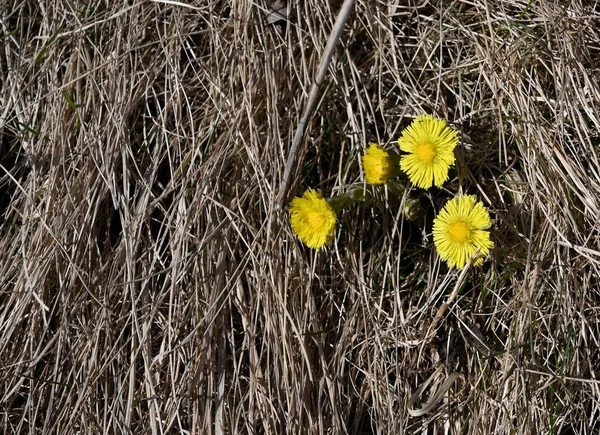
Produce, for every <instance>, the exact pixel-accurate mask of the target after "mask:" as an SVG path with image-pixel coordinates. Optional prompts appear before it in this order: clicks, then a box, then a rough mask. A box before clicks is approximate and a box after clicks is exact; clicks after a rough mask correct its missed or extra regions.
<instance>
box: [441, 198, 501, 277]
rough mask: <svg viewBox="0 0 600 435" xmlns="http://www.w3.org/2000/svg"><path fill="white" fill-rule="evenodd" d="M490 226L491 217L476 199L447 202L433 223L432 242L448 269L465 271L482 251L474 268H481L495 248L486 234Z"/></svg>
mask: <svg viewBox="0 0 600 435" xmlns="http://www.w3.org/2000/svg"><path fill="white" fill-rule="evenodd" d="M490 224H491V219H490V215H489V214H488V212H487V210H486V208H485V207H484V206H483V203H481V202H477V198H475V196H473V195H468V196H458V197H456V198H454V199H451V200H450V201H448V202H447V203H446V205H445V206H444V208H443V209H442V211H440V213H439V214H438V216H437V217H436V218H435V220H434V221H433V242H434V243H435V247H436V248H437V252H438V254H439V256H440V258H441V259H442V260H444V261H447V262H448V266H450V267H454V266H456V267H457V268H459V269H462V268H464V267H465V265H466V264H467V262H468V261H469V260H470V259H471V257H472V256H473V254H474V253H475V252H476V251H479V254H480V257H479V258H477V259H476V260H475V261H474V262H473V264H475V265H477V264H480V263H481V262H482V261H483V257H485V256H486V255H487V254H488V253H489V252H490V249H491V248H493V247H494V242H492V241H491V240H490V233H489V231H486V229H487V228H489V226H490Z"/></svg>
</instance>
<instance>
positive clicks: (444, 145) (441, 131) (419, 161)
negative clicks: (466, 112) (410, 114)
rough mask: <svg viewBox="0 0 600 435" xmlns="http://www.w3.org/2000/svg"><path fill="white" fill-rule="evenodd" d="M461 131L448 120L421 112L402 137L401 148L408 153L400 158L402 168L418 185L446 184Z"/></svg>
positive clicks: (424, 186) (425, 187) (424, 187)
mask: <svg viewBox="0 0 600 435" xmlns="http://www.w3.org/2000/svg"><path fill="white" fill-rule="evenodd" d="M457 143H458V132H457V131H456V130H453V129H452V128H450V127H448V124H446V121H444V120H441V119H436V118H434V117H433V116H431V115H421V116H419V117H418V118H417V119H415V120H414V121H413V122H412V124H411V125H409V126H408V127H406V128H405V129H404V131H403V132H402V135H401V136H400V139H398V144H399V145H400V149H401V150H402V151H404V152H407V153H408V154H406V155H404V156H402V158H401V159H400V169H402V170H403V171H404V172H406V174H407V175H408V178H410V181H412V182H413V183H414V184H415V185H417V186H418V187H421V188H423V189H429V188H430V187H431V185H432V184H435V185H436V186H437V187H442V184H443V183H444V181H446V180H447V179H448V169H449V168H450V166H452V165H453V164H454V147H455V146H456V144H457Z"/></svg>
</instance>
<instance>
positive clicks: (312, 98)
mask: <svg viewBox="0 0 600 435" xmlns="http://www.w3.org/2000/svg"><path fill="white" fill-rule="evenodd" d="M354 1H355V0H345V1H344V4H343V5H342V8H341V9H340V12H339V13H338V16H337V18H336V20H335V24H334V25H333V29H332V31H331V35H329V40H328V41H327V45H326V46H325V50H324V51H323V55H322V56H321V62H320V63H319V68H318V70H317V76H316V77H315V81H314V83H313V84H312V86H311V88H310V94H309V95H308V101H307V102H306V107H305V108H304V113H303V114H302V118H301V119H300V122H299V123H298V127H297V128H296V133H295V134H294V139H293V140H292V147H291V148H290V154H289V155H288V159H287V162H286V163H285V170H284V172H283V179H282V180H281V187H280V189H279V194H278V195H277V199H276V204H277V208H278V209H281V207H282V206H283V203H284V202H285V201H286V200H287V189H288V186H289V184H290V179H291V178H292V174H293V172H294V170H295V169H296V164H297V163H298V153H299V152H300V146H301V145H302V139H303V138H304V133H305V132H306V127H307V126H308V122H309V120H310V117H311V115H312V112H313V111H314V109H315V107H316V105H317V101H318V97H317V93H318V91H319V88H320V87H321V84H322V83H323V79H324V78H325V74H326V72H327V68H328V67H329V64H330V63H331V58H332V57H333V50H334V49H335V47H336V46H337V43H338V41H339V40H340V35H341V34H342V30H343V28H344V24H346V21H348V17H349V16H350V11H351V10H352V7H353V6H354Z"/></svg>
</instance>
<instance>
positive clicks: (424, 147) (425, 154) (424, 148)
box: [415, 142, 437, 163]
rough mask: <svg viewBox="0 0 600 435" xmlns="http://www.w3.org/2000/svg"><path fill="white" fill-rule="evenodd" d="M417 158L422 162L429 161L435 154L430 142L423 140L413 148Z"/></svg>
mask: <svg viewBox="0 0 600 435" xmlns="http://www.w3.org/2000/svg"><path fill="white" fill-rule="evenodd" d="M415 154H416V155H417V158H418V159H419V160H421V161H422V162H423V163H431V162H432V160H433V158H434V157H435V155H436V154H437V153H436V152H435V147H434V146H433V144H431V143H430V142H423V143H420V144H418V145H417V148H416V149H415Z"/></svg>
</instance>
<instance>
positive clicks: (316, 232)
mask: <svg viewBox="0 0 600 435" xmlns="http://www.w3.org/2000/svg"><path fill="white" fill-rule="evenodd" d="M290 214H291V216H290V220H291V222H292V230H293V231H294V232H295V233H296V234H297V235H298V237H299V238H300V240H302V241H303V242H304V243H305V244H306V246H308V247H309V248H314V249H317V250H319V249H321V247H322V246H323V245H324V244H326V243H329V242H330V241H331V240H332V239H333V233H334V231H335V221H336V215H335V212H334V211H333V208H331V206H330V205H329V203H328V202H327V201H326V200H324V199H323V197H322V196H321V192H320V191H318V190H312V189H311V190H307V191H306V192H304V195H303V196H302V197H301V198H299V197H296V198H294V199H293V200H292V205H291V206H290Z"/></svg>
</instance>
